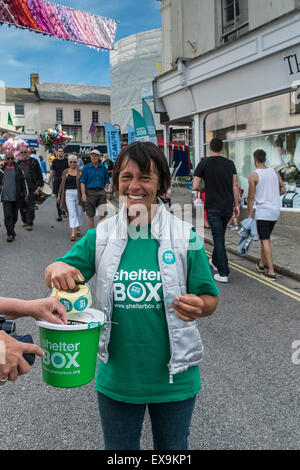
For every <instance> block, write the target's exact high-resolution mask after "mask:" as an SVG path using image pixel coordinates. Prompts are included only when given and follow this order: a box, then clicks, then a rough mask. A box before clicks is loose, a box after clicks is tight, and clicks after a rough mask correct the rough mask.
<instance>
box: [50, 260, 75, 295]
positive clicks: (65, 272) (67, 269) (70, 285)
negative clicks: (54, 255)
mask: <svg viewBox="0 0 300 470" xmlns="http://www.w3.org/2000/svg"><path fill="white" fill-rule="evenodd" d="M75 280H76V281H84V277H83V275H82V274H81V272H80V271H79V269H77V268H74V266H70V265H69V264H67V263H64V262H63V261H57V262H56V263H52V264H49V266H47V268H46V270H45V281H46V284H47V286H48V287H52V286H54V287H55V288H56V289H58V290H68V289H70V290H74V291H76V290H78V286H77V285H76V284H75Z"/></svg>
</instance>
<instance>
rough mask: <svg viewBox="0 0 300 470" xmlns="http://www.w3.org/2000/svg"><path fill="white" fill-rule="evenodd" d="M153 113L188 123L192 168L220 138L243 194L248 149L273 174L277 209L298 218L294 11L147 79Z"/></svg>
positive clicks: (297, 32)
mask: <svg viewBox="0 0 300 470" xmlns="http://www.w3.org/2000/svg"><path fill="white" fill-rule="evenodd" d="M153 88H154V99H155V108H156V112H160V113H162V114H163V113H165V114H166V115H167V116H168V119H169V122H165V127H166V130H165V133H167V132H168V126H169V123H170V122H172V123H175V122H176V121H182V120H183V119H188V118H190V119H192V120H193V149H192V150H193V154H194V162H195V166H196V165H197V163H198V162H199V161H200V159H201V158H202V157H204V156H206V155H207V154H208V152H207V149H208V144H209V141H210V140H211V138H213V137H220V138H221V139H222V140H223V141H224V143H225V148H224V156H226V157H227V158H230V159H232V160H233V161H234V162H235V164H236V167H237V172H238V177H239V182H240V186H241V187H242V188H243V189H244V197H245V198H247V191H248V178H249V175H250V174H251V172H252V171H254V164H253V152H254V150H256V149H257V148H262V149H264V150H265V151H266V153H267V165H268V166H271V167H273V168H275V169H277V170H278V171H280V173H281V175H282V177H283V180H284V182H285V186H286V190H287V194H286V195H285V196H283V197H282V211H283V212H285V211H292V212H293V213H294V214H295V215H296V218H297V220H298V222H299V221H300V12H299V11H296V12H295V11H294V12H292V13H291V14H287V15H285V16H283V17H280V18H278V19H276V20H274V21H272V22H270V23H267V24H265V25H263V26H261V27H259V28H257V29H256V30H253V31H251V32H249V33H247V34H245V35H244V36H242V37H240V38H239V39H237V40H235V41H234V42H232V43H230V44H226V45H224V46H221V47H219V48H217V49H214V50H212V51H209V52H207V53H205V54H203V55H201V56H199V57H196V58H195V59H191V60H186V61H185V59H178V61H177V68H176V69H173V70H171V71H169V72H166V73H165V74H162V75H160V76H159V77H157V78H156V79H155V81H154V84H153Z"/></svg>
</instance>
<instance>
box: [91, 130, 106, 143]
mask: <svg viewBox="0 0 300 470" xmlns="http://www.w3.org/2000/svg"><path fill="white" fill-rule="evenodd" d="M96 127H97V130H96V132H95V134H94V135H93V136H92V143H93V144H105V143H106V139H105V128H104V126H96ZM100 129H102V136H103V140H99V139H100V137H99V138H98V137H97V133H98V130H100ZM102 136H101V137H102Z"/></svg>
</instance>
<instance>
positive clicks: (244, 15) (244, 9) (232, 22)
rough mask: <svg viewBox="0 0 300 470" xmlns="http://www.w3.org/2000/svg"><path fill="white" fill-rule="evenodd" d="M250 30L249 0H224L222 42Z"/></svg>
mask: <svg viewBox="0 0 300 470" xmlns="http://www.w3.org/2000/svg"><path fill="white" fill-rule="evenodd" d="M247 31H248V0H222V42H228V41H231V40H234V39H237V38H238V37H239V36H240V35H241V34H243V33H245V32H247Z"/></svg>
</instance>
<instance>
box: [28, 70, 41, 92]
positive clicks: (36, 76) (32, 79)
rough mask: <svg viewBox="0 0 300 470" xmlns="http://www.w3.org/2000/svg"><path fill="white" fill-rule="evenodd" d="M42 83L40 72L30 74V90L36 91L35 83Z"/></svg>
mask: <svg viewBox="0 0 300 470" xmlns="http://www.w3.org/2000/svg"><path fill="white" fill-rule="evenodd" d="M39 83H40V76H39V74H38V73H31V74H30V90H31V91H35V85H38V84H39Z"/></svg>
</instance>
